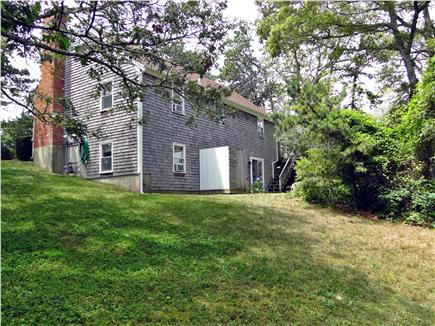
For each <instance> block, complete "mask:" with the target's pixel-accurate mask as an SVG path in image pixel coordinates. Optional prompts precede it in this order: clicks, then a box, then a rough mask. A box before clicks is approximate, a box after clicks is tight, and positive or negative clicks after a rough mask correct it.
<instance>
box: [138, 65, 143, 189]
mask: <svg viewBox="0 0 435 326" xmlns="http://www.w3.org/2000/svg"><path fill="white" fill-rule="evenodd" d="M138 74H139V76H138V77H139V78H138V79H139V83H141V84H142V82H143V70H142V69H138ZM142 118H143V99H141V98H139V99H138V100H137V122H138V124H137V172H138V174H139V192H140V193H141V194H143V125H142V123H143V121H142Z"/></svg>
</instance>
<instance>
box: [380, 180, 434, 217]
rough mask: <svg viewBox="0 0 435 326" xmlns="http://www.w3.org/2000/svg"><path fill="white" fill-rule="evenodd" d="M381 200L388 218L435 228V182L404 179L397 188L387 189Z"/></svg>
mask: <svg viewBox="0 0 435 326" xmlns="http://www.w3.org/2000/svg"><path fill="white" fill-rule="evenodd" d="M381 199H382V201H383V203H384V204H385V207H384V214H385V216H386V217H389V218H391V219H395V220H397V219H403V218H404V219H405V220H406V221H408V222H410V223H413V224H419V225H432V226H435V181H434V180H426V179H423V178H421V179H418V180H413V179H411V178H403V180H401V183H400V184H398V185H397V186H396V187H395V188H393V189H386V190H385V191H384V193H383V194H382V195H381Z"/></svg>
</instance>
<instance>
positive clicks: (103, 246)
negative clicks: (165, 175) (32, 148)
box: [2, 161, 435, 325]
mask: <svg viewBox="0 0 435 326" xmlns="http://www.w3.org/2000/svg"><path fill="white" fill-rule="evenodd" d="M434 244H435V233H434V231H432V230H429V229H423V228H415V227H410V226H406V225H402V224H391V223H388V222H377V221H371V220H368V219H363V218H360V217H358V216H350V215H347V214H342V213H338V212H335V211H333V210H328V209H319V208H316V207H313V206H308V205H306V204H303V203H301V202H299V201H297V200H295V199H292V198H289V197H288V196H287V195H285V194H255V195H216V196H199V195H174V194H163V195H162V194H151V195H140V194H135V193H129V192H125V191H122V190H119V189H117V188H115V187H111V186H107V185H103V184H99V183H96V182H91V181H86V180H81V179H78V178H74V177H65V176H56V175H50V174H48V173H44V172H41V171H40V170H38V169H36V168H34V167H32V166H31V165H30V164H26V163H19V162H10V161H9V162H5V161H4V162H2V321H3V322H4V324H5V325H12V324H15V325H23V324H34V325H54V324H83V323H86V324H110V325H113V324H143V323H155V324H159V323H164V324H175V323H183V324H205V325H209V324H210V325H211V324H213V325H215V324H247V323H249V324H261V325H264V324H289V323H293V324H295V325H316V324H318V325H320V324H328V325H353V324H361V325H433V323H434V320H435V313H434V311H435V308H434V303H435V298H434V290H435V289H434V280H435V262H434Z"/></svg>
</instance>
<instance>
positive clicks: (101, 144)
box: [98, 140, 113, 174]
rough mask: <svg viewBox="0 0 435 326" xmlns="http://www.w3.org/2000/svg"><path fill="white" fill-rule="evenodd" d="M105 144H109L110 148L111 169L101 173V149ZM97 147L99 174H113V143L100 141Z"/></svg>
mask: <svg viewBox="0 0 435 326" xmlns="http://www.w3.org/2000/svg"><path fill="white" fill-rule="evenodd" d="M107 144H110V145H111V147H112V168H111V169H110V170H105V171H102V169H101V159H102V158H103V157H102V154H103V153H102V148H103V145H107ZM98 146H99V154H98V160H99V166H100V174H106V173H113V141H112V140H106V141H102V142H100V143H99V144H98Z"/></svg>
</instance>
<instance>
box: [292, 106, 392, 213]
mask: <svg viewBox="0 0 435 326" xmlns="http://www.w3.org/2000/svg"><path fill="white" fill-rule="evenodd" d="M316 132H319V133H321V136H320V137H321V138H322V141H321V142H319V144H318V145H317V146H316V147H315V148H311V149H309V150H307V151H306V153H305V155H304V156H303V157H302V158H301V159H299V161H298V162H297V164H296V175H297V178H296V179H297V182H298V184H297V186H296V187H297V191H296V194H299V195H300V196H302V197H303V198H304V199H306V200H308V201H311V202H315V203H320V204H325V205H348V206H352V207H354V208H357V209H363V210H370V211H376V210H378V209H379V207H381V206H382V203H381V202H380V200H379V195H380V193H381V191H382V189H383V187H385V186H387V185H388V184H389V183H390V180H391V179H392V176H393V175H394V173H395V171H396V170H397V169H398V166H399V163H398V161H399V160H398V158H396V156H395V153H397V150H396V148H397V144H396V142H395V140H394V139H393V138H392V136H391V131H390V130H389V129H388V128H386V127H385V126H383V125H382V124H381V123H379V122H377V121H376V120H375V119H374V118H373V117H371V116H369V115H367V114H364V113H362V112H357V111H352V110H334V111H331V112H330V114H329V115H328V116H327V117H326V119H325V120H324V121H322V124H319V125H318V128H317V129H316Z"/></svg>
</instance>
